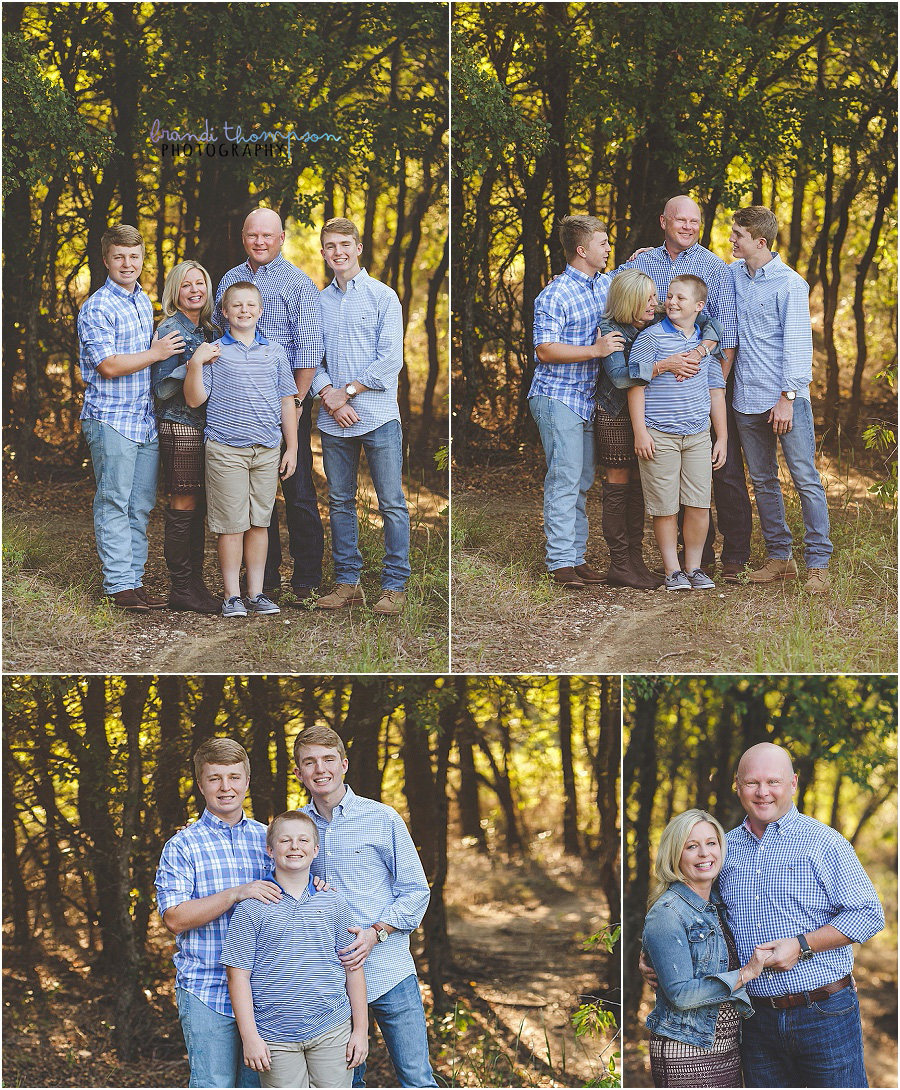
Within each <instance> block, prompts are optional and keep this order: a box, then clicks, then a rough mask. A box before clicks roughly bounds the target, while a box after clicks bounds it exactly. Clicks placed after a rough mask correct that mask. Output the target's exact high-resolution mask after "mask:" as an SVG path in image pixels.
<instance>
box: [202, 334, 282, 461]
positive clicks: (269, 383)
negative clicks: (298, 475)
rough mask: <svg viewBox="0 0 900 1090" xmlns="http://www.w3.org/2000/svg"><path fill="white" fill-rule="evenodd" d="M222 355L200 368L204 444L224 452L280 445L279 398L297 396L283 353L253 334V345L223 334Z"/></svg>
mask: <svg viewBox="0 0 900 1090" xmlns="http://www.w3.org/2000/svg"><path fill="white" fill-rule="evenodd" d="M217 343H218V344H221V346H222V352H221V354H220V356H219V358H218V359H217V360H214V361H213V362H212V363H210V364H204V366H203V386H204V389H205V390H206V392H207V394H209V400H208V401H207V402H206V428H205V430H204V432H203V434H204V436H205V437H206V438H207V439H214V440H215V441H216V442H217V443H224V444H225V446H228V447H252V446H261V447H277V446H280V445H281V399H282V398H283V397H290V396H291V395H293V394H296V393H297V385H296V383H295V382H294V376H293V372H292V371H291V369H290V366H289V365H288V361H287V356H286V355H285V352H284V349H283V348H282V347H281V345H279V344H272V343H270V342H269V341H268V340H266V338H265V337H264V336H263V335H262V334H261V333H260V332H259V330H258V329H257V331H256V337H255V339H254V341H253V343H252V344H249V345H248V344H244V343H243V341H238V340H235V338H234V337H232V335H231V334H230V333H226V334H225V335H224V336H223V337H221V338H220V340H219V341H218V342H217Z"/></svg>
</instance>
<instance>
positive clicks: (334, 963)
mask: <svg viewBox="0 0 900 1090" xmlns="http://www.w3.org/2000/svg"><path fill="white" fill-rule="evenodd" d="M266 851H267V852H268V854H269V855H270V856H271V857H272V859H273V860H274V863H275V882H276V883H277V885H278V886H279V887H280V888H281V890H282V892H283V894H284V896H283V897H282V898H281V900H279V901H277V902H273V903H268V904H264V903H263V902H262V901H250V900H247V901H241V903H240V904H239V905H238V907H237V908H236V909H235V911H234V915H233V916H232V917H231V922H230V923H229V925H228V934H227V935H226V937H225V942H224V944H223V946H222V964H223V965H225V967H226V972H227V974H228V990H229V993H230V995H231V1005H232V1007H233V1009H234V1016H235V1019H236V1020H237V1025H238V1029H239V1030H240V1034H241V1040H242V1042H243V1046H244V1063H245V1064H246V1065H247V1066H248V1067H250V1068H252V1070H254V1071H257V1072H259V1077H260V1081H261V1082H262V1085H263V1086H326V1087H339V1086H350V1085H351V1084H352V1082H353V1069H354V1068H355V1067H356V1065H357V1064H360V1063H362V1062H363V1060H365V1058H366V1055H367V1053H368V1050H369V1043H368V1042H369V1017H368V1007H367V1005H366V981H365V973H364V971H363V969H362V967H360V968H359V969H349V968H345V967H344V966H343V965H342V964H341V960H340V958H339V957H338V950H339V949H342V948H343V947H344V946H345V944H346V938H347V929H348V927H350V926H351V925H352V924H353V916H352V914H351V909H350V905H349V904H348V903H347V901H346V900H345V899H344V898H343V897H342V896H341V895H340V894H339V893H336V892H335V891H334V890H332V889H329V890H323V891H322V892H320V893H316V890H315V887H314V885H313V881H312V878H311V877H310V874H309V868H310V864H311V863H312V861H313V859H315V857H316V856H317V855H318V854H319V833H318V830H317V828H316V824H315V822H314V821H313V820H312V818H310V817H309V816H308V815H307V814H304V813H301V812H300V811H299V810H288V811H287V812H286V813H284V814H280V815H279V816H278V817H276V818H273V819H272V822H271V824H270V825H269V829H268V832H267V834H266Z"/></svg>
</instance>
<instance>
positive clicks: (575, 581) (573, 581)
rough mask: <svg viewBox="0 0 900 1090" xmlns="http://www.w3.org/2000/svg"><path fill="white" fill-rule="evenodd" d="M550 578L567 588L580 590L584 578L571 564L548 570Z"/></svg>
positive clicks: (582, 586)
mask: <svg viewBox="0 0 900 1090" xmlns="http://www.w3.org/2000/svg"><path fill="white" fill-rule="evenodd" d="M550 578H551V579H552V580H553V582H554V583H556V584H558V585H559V586H561V587H565V588H566V589H567V590H582V589H583V588H584V580H583V579H582V578H581V577H580V576H579V575H578V573H577V572H576V571H575V569H574V568H573V567H572V565H571V564H570V565H569V566H568V567H567V568H557V569H556V570H555V571H552V572H550Z"/></svg>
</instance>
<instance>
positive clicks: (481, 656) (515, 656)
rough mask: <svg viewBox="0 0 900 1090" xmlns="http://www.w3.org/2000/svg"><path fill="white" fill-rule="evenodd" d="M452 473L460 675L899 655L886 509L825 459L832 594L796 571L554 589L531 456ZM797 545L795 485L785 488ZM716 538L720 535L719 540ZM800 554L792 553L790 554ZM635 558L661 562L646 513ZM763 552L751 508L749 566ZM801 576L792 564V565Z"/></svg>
mask: <svg viewBox="0 0 900 1090" xmlns="http://www.w3.org/2000/svg"><path fill="white" fill-rule="evenodd" d="M500 461H501V462H502V464H496V463H495V464H482V465H480V466H465V467H462V468H454V470H453V527H452V552H453V568H452V571H453V604H452V626H453V638H452V651H451V657H452V664H453V669H454V670H457V671H461V672H474V673H481V672H484V673H490V672H493V671H502V672H512V673H529V672H531V671H537V672H541V673H544V672H553V673H582V672H594V671H597V672H600V673H603V672H609V673H620V672H621V673H670V672H671V673H706V672H718V673H729V672H732V673H743V672H748V671H750V672H765V673H774V672H798V673H819V672H823V673H824V672H833V671H846V670H851V671H859V672H871V673H881V672H893V671H894V670H895V669H896V663H897V564H896V533H897V527H896V513H895V512H894V511H892V510H889V509H887V508H886V507H885V506H884V505H883V504H881V503H880V501H879V500H878V499H877V498H875V497H873V496H872V495H871V494H870V493H869V492H868V487H869V485H870V484H871V483H872V479H873V478H872V477H871V476H869V475H867V474H866V473H864V472H862V471H860V470H858V469H854V468H853V467H852V466H848V465H847V464H843V465H840V464H838V463H837V462H836V461H834V460H833V459H829V458H827V457H823V458H822V460H821V461H820V470H821V472H822V476H823V479H824V481H825V485H826V490H827V492H828V498H829V509H830V512H831V523H832V538H833V540H834V544H835V555H834V559H833V561H832V564H831V573H832V589H831V592H830V593H829V594H828V595H827V596H822V597H820V598H810V597H809V596H808V595H806V594H805V592H804V591H803V589H802V578H801V579H798V580H794V581H792V582H788V583H785V584H782V585H778V586H762V587H759V586H752V585H749V584H746V583H744V584H729V583H722V582H721V580H720V581H719V582H718V583H717V586H716V589H715V590H714V591H707V592H704V593H703V594H693V593H692V594H667V593H666V592H665V591H664V590H659V591H641V590H632V589H630V588H627V587H607V586H606V585H601V586H597V587H589V588H585V589H584V590H580V591H570V590H563V589H561V588H559V587H556V586H554V585H552V584H551V583H550V582H549V580H548V579H547V578H546V573H545V570H544V537H543V529H542V518H541V505H542V494H543V493H542V489H543V475H544V472H545V469H544V465H543V462H542V460H541V459H540V458H539V457H538V456H537V454H536V452H530V453H527V454H511V455H508V456H502V458H501V459H500ZM784 492H785V501H786V506H787V509H788V519H789V523H790V525H791V528H792V530H793V532H794V538H795V541H802V521H801V519H800V511H799V504H798V503H797V501H796V494H795V493H794V491H793V489H792V486H791V485H790V483H789V482H788V483H787V484H785V485H784ZM600 496H601V491H600V484H599V481H598V482H597V483H596V484H595V485H594V487H593V489H592V490H591V492H590V494H589V497H588V514H589V518H590V520H591V526H592V532H591V541H590V546H589V552H588V562H589V563H591V564H593V565H594V566H595V567H597V568H598V569H600V570H605V568H606V567H607V565H608V553H607V551H606V545H605V542H604V541H603V537H602V535H601V533H600V516H601V501H600ZM720 540H721V539H718V541H719V542H720ZM801 552H802V550H800V549H798V550H797V554H798V555H799V554H800V553H801ZM644 556H645V559H646V560H647V562H648V564H649V565H650V567H651V568H652V567H659V565H660V563H661V561H660V560H659V557H658V555H657V553H656V547H655V544H654V543H653V541H652V534H651V532H650V528H649V519H648V520H647V532H646V534H645V545H644ZM764 559H765V551H764V548H763V543H762V538H761V536H760V533H759V526H758V522H757V520H756V517H755V514H754V536H753V553H752V557H751V562H752V563H753V565H754V566H757V565H758V564H761V563H762V562H763V560H764ZM801 571H802V566H801Z"/></svg>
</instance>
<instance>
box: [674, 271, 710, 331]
mask: <svg viewBox="0 0 900 1090" xmlns="http://www.w3.org/2000/svg"><path fill="white" fill-rule="evenodd" d="M701 310H703V303H702V302H700V301H699V300H698V299H697V298H696V297H695V295H694V292H693V290H692V289H691V287H690V285H689V284H686V283H684V281H681V280H678V281H673V283H671V284H670V285H669V291H668V294H667V295H666V314H667V315H668V317H669V319H670V320H671V321H672V322H674V323H675V324H676V325H679V326H686V325H693V323H694V320H695V318H696V317H697V315H698V314H699V313H700V311H701Z"/></svg>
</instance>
